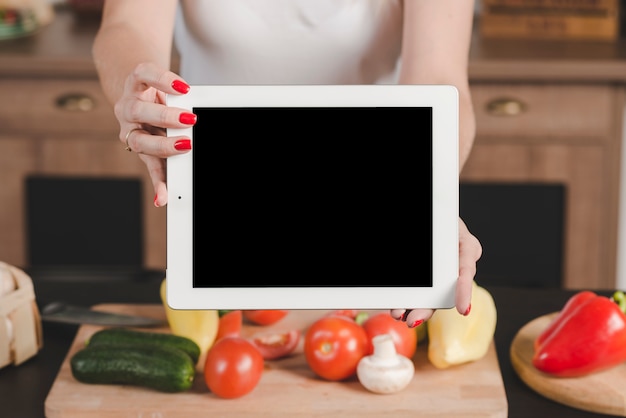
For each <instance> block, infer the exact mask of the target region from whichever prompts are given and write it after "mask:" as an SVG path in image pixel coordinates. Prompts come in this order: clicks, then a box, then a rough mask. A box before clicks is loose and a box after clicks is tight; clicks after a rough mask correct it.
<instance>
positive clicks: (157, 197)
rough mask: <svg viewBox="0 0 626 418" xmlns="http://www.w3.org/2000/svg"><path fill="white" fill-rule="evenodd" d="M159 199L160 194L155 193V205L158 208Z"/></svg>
mask: <svg viewBox="0 0 626 418" xmlns="http://www.w3.org/2000/svg"><path fill="white" fill-rule="evenodd" d="M158 199H159V195H158V194H155V195H154V206H155V207H157V208H158V207H159V204H158V203H157V200H158Z"/></svg>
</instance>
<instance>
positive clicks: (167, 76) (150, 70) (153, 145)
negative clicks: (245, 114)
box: [114, 63, 196, 207]
mask: <svg viewBox="0 0 626 418" xmlns="http://www.w3.org/2000/svg"><path fill="white" fill-rule="evenodd" d="M188 91H189V85H188V84H187V83H186V82H185V81H184V80H183V79H181V78H180V76H178V75H176V74H175V73H173V72H171V71H168V70H164V69H162V68H159V67H158V66H156V65H154V64H151V63H143V64H139V65H137V66H136V67H135V69H134V70H133V72H132V73H131V74H130V75H129V76H128V77H127V78H126V81H125V83H124V93H123V94H122V97H121V98H120V99H119V100H118V101H117V102H116V103H115V106H114V112H115V117H116V118H117V120H118V121H119V124H120V137H119V138H120V141H122V143H123V144H124V146H125V147H126V149H127V150H128V151H132V152H136V153H137V154H138V155H139V158H140V159H141V160H142V161H143V162H144V163H145V164H146V167H147V168H148V173H149V174H150V179H151V181H152V186H153V188H154V192H155V195H154V205H155V206H157V207H160V206H164V205H165V204H167V186H166V184H165V175H166V160H165V159H166V158H167V157H171V156H172V155H177V154H184V153H186V152H188V151H189V150H190V149H191V140H190V139H189V138H187V137H184V136H177V137H166V129H167V128H184V127H187V126H189V125H194V124H195V123H196V115H194V114H193V113H191V112H189V111H188V110H186V109H179V108H173V107H167V106H166V105H165V98H166V95H167V94H185V93H187V92H188Z"/></svg>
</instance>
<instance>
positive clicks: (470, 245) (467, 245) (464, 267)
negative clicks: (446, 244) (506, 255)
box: [390, 218, 483, 328]
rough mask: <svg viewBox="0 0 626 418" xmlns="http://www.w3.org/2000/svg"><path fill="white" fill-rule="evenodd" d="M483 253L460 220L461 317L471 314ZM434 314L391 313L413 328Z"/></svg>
mask: <svg viewBox="0 0 626 418" xmlns="http://www.w3.org/2000/svg"><path fill="white" fill-rule="evenodd" d="M482 252H483V249H482V246H481V244H480V241H478V238H476V237H475V236H474V235H472V234H471V233H470V231H469V230H468V229H467V226H466V225H465V222H463V220H462V219H461V218H459V277H458V279H457V284H456V299H455V305H456V310H457V311H458V312H459V313H460V314H461V315H468V314H469V313H470V309H471V304H470V302H471V299H472V283H473V282H474V276H475V275H476V262H477V261H478V260H479V259H480V257H481V255H482ZM434 313H435V310H434V309H392V310H391V311H390V314H391V316H393V317H394V318H396V319H398V320H402V321H404V322H406V323H407V325H408V326H409V327H412V328H413V327H416V326H418V325H420V324H421V323H423V322H426V321H427V320H429V319H430V317H431V316H432V315H433V314H434Z"/></svg>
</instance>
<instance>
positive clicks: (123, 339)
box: [87, 328, 200, 364]
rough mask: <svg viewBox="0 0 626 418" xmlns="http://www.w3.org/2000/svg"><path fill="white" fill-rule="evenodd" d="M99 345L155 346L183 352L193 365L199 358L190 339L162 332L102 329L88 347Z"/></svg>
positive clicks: (89, 342) (197, 348)
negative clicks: (172, 348)
mask: <svg viewBox="0 0 626 418" xmlns="http://www.w3.org/2000/svg"><path fill="white" fill-rule="evenodd" d="M99 344H156V345H160V346H166V347H174V348H178V349H179V350H182V351H184V352H185V353H187V354H188V355H189V357H191V360H192V361H193V363H194V364H196V363H197V362H198V359H199V358H200V346H199V345H198V344H197V343H196V342H195V341H193V340H192V339H190V338H187V337H183V336H180V335H173V334H165V333H162V332H151V331H136V330H132V329H129V328H104V329H101V330H100V331H97V332H95V333H94V334H93V335H92V336H91V338H89V340H87V345H88V346H93V345H99Z"/></svg>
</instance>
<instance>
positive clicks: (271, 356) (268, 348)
mask: <svg viewBox="0 0 626 418" xmlns="http://www.w3.org/2000/svg"><path fill="white" fill-rule="evenodd" d="M250 341H252V343H253V344H254V345H255V346H256V348H257V349H258V350H259V351H260V352H261V355H262V356H263V358H264V359H265V360H275V359H278V358H281V357H285V356H288V355H289V354H291V353H293V351H294V350H295V349H296V347H297V346H298V343H299V342H300V331H299V330H297V329H293V330H290V331H284V332H275V333H273V332H263V333H258V334H255V335H253V336H252V337H251V338H250Z"/></svg>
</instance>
